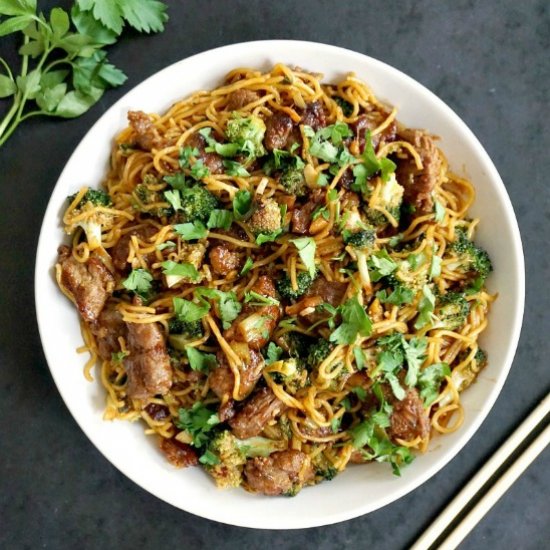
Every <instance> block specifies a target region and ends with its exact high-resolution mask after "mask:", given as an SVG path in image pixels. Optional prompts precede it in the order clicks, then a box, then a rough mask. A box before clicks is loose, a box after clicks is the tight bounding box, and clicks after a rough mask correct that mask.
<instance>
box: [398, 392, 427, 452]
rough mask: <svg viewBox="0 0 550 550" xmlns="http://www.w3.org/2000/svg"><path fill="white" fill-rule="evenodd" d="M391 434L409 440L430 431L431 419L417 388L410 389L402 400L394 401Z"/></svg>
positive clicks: (425, 434)
mask: <svg viewBox="0 0 550 550" xmlns="http://www.w3.org/2000/svg"><path fill="white" fill-rule="evenodd" d="M390 422H391V426H390V435H391V437H392V438H394V439H395V438H399V439H403V440H405V441H409V440H411V439H414V438H416V437H419V436H420V437H421V438H424V437H426V436H427V435H428V434H429V433H430V419H429V418H428V415H427V414H426V412H425V411H424V405H423V403H422V400H421V399H420V396H419V395H418V392H417V391H416V390H415V389H412V390H409V391H408V392H407V395H406V396H405V398H404V399H403V400H402V401H399V400H395V401H394V402H393V412H392V415H391V418H390Z"/></svg>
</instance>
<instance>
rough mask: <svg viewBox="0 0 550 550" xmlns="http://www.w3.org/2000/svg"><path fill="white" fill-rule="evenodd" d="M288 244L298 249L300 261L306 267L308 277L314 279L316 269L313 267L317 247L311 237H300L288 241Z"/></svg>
mask: <svg viewBox="0 0 550 550" xmlns="http://www.w3.org/2000/svg"><path fill="white" fill-rule="evenodd" d="M290 242H291V243H293V244H294V246H295V247H296V248H297V249H298V254H299V255H300V259H301V260H302V262H303V263H304V265H305V266H306V268H307V270H308V272H309V276H310V277H312V278H313V277H315V273H316V271H317V268H316V267H315V250H316V248H317V245H316V243H315V239H313V238H312V237H301V238H299V239H290Z"/></svg>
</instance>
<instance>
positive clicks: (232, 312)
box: [195, 287, 242, 329]
mask: <svg viewBox="0 0 550 550" xmlns="http://www.w3.org/2000/svg"><path fill="white" fill-rule="evenodd" d="M195 295H196V296H198V297H199V298H202V297H206V298H209V299H211V300H216V301H217V302H218V309H219V315H220V319H221V320H222V321H223V325H224V328H225V329H227V328H229V325H230V324H231V322H232V321H234V320H235V319H236V318H237V316H238V315H239V313H240V312H241V309H242V304H241V303H240V302H239V300H238V298H237V295H236V294H235V292H234V291H233V290H230V291H228V292H224V291H223V290H218V289H216V288H206V287H199V288H196V289H195Z"/></svg>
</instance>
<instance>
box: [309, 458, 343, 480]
mask: <svg viewBox="0 0 550 550" xmlns="http://www.w3.org/2000/svg"><path fill="white" fill-rule="evenodd" d="M311 464H312V466H313V468H314V469H315V477H316V478H317V479H318V481H319V482H320V481H331V480H332V479H334V478H335V477H336V476H337V475H338V468H336V467H335V466H334V464H333V463H332V462H331V461H330V460H329V459H328V458H327V457H326V456H325V453H316V454H314V455H313V458H312V459H311Z"/></svg>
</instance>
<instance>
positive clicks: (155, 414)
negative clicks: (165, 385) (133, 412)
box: [144, 403, 170, 422]
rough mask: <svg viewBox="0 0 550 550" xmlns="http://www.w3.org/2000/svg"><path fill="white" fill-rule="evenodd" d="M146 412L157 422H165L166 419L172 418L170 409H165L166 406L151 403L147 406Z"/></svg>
mask: <svg viewBox="0 0 550 550" xmlns="http://www.w3.org/2000/svg"><path fill="white" fill-rule="evenodd" d="M144 410H145V412H146V413H147V414H148V415H149V416H150V417H151V418H152V419H153V420H155V421H156V422H159V421H160V420H164V419H165V418H168V417H169V416H170V411H169V410H168V407H165V406H164V405H159V404H157V403H149V405H147V406H146V407H145V409H144Z"/></svg>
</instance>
